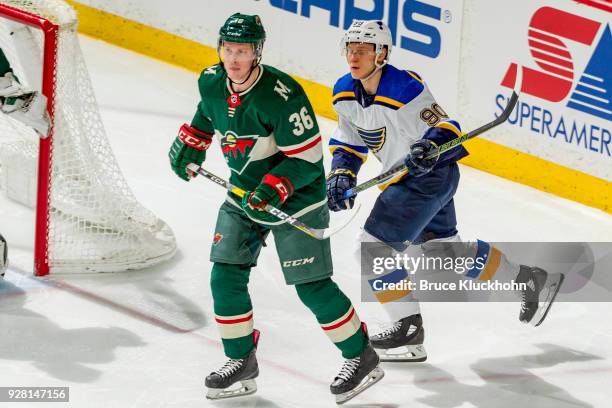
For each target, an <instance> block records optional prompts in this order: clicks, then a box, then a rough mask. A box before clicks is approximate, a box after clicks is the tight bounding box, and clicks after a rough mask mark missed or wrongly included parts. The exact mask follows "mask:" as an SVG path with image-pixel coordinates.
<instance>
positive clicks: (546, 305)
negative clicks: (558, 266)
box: [530, 273, 565, 327]
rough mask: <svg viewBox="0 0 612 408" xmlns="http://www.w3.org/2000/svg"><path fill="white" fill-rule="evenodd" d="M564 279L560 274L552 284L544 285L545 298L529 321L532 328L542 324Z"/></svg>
mask: <svg viewBox="0 0 612 408" xmlns="http://www.w3.org/2000/svg"><path fill="white" fill-rule="evenodd" d="M564 278H565V275H563V274H562V273H560V274H559V276H558V277H557V278H556V279H555V281H554V282H552V283H550V284H549V285H546V288H547V293H546V296H545V297H544V300H543V301H542V305H541V306H540V307H538V310H537V311H536V312H535V315H534V316H533V318H532V319H531V321H530V323H531V324H532V325H533V326H535V327H538V326H539V325H541V324H542V322H543V321H544V319H546V316H547V315H548V311H549V310H550V308H551V307H552V304H553V302H554V301H555V298H556V297H557V293H559V289H561V285H562V284H563V279H564Z"/></svg>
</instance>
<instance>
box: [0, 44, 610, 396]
mask: <svg viewBox="0 0 612 408" xmlns="http://www.w3.org/2000/svg"><path fill="white" fill-rule="evenodd" d="M81 40H82V45H83V48H84V53H85V57H86V60H87V62H88V65H89V69H90V72H91V75H92V80H93V83H94V88H95V91H96V93H97V97H98V100H99V103H100V109H101V113H102V116H103V120H104V124H105V126H106V129H107V132H108V134H109V137H110V140H111V144H112V146H113V148H114V151H115V154H116V155H117V157H118V160H119V163H120V165H121V167H122V169H123V171H124V174H125V176H126V178H127V180H128V182H129V184H130V185H131V187H132V188H133V190H134V192H135V194H136V196H137V197H138V198H139V199H140V201H141V202H142V203H144V204H145V205H146V206H147V207H149V208H150V209H152V210H153V211H154V212H155V213H156V214H158V215H159V216H160V217H161V218H163V219H164V220H166V221H167V222H168V223H169V224H170V225H171V226H172V228H173V229H174V231H175V233H176V236H177V240H178V245H179V248H180V250H179V253H178V254H177V256H176V258H175V259H174V260H172V261H170V262H168V263H166V264H163V265H160V266H158V267H154V268H151V269H150V270H144V271H138V272H130V273H120V274H109V275H103V274H102V275H95V276H87V277H59V276H53V277H51V278H49V279H42V280H41V279H34V278H32V277H31V275H30V272H31V270H26V269H28V267H29V265H27V264H26V265H25V266H19V265H17V267H13V268H11V269H9V270H8V272H7V275H6V280H5V282H4V283H1V284H0V386H68V387H70V405H66V404H60V403H57V404H51V405H50V406H53V407H55V406H71V407H203V406H217V407H228V408H229V407H245V408H246V407H330V406H334V405H335V404H334V402H333V399H332V396H331V395H330V393H329V390H328V385H329V383H330V382H331V380H332V378H333V376H334V375H335V374H336V373H337V371H338V369H339V368H340V366H341V364H342V360H341V357H340V355H339V353H338V351H337V350H336V349H335V348H334V347H333V346H332V345H331V344H330V343H329V342H328V340H327V338H326V337H325V336H324V334H323V333H322V331H321V330H320V329H319V328H318V326H317V324H316V321H315V319H314V318H313V317H312V316H311V315H310V314H309V312H307V310H306V309H305V307H303V306H302V305H301V304H300V302H299V300H298V298H297V296H296V294H295V291H294V289H293V288H291V287H287V286H285V284H284V283H283V279H282V276H281V271H280V267H279V264H278V261H277V258H276V255H275V253H274V250H273V249H272V248H268V249H266V250H264V251H263V253H262V255H261V257H260V260H259V266H258V267H257V268H256V269H254V270H253V272H252V280H251V285H250V290H251V295H252V299H253V302H254V310H255V322H256V327H257V328H258V329H259V330H261V332H262V338H261V342H260V348H259V351H258V358H259V361H260V372H261V374H260V377H259V378H258V386H259V391H258V392H257V394H255V395H254V396H250V397H243V398H240V399H236V400H232V401H224V402H217V403H211V402H209V401H207V400H206V399H205V398H204V394H205V390H204V377H205V375H207V374H208V373H209V372H210V370H212V369H215V368H218V367H219V366H220V364H221V363H222V362H223V361H224V360H225V357H224V356H223V353H222V348H221V344H220V341H219V338H218V334H217V328H216V327H215V324H214V320H213V313H212V300H211V294H210V289H209V286H208V276H209V271H210V269H211V264H210V262H209V261H208V253H209V246H210V243H211V238H212V235H213V233H214V223H215V216H216V212H217V208H218V206H219V205H220V203H221V202H222V200H223V197H224V195H225V192H224V191H223V190H221V189H220V188H219V187H217V186H216V185H214V184H211V183H209V182H207V181H206V180H203V179H196V180H194V181H192V182H191V183H189V184H187V183H185V182H183V181H182V180H180V179H178V178H177V177H176V176H175V175H174V174H173V173H172V172H171V170H170V167H169V164H168V159H167V150H168V148H169V146H170V144H171V142H172V140H173V139H174V137H175V135H176V133H177V130H178V127H179V126H180V125H181V124H182V123H183V122H188V121H189V120H190V119H191V117H192V114H193V112H194V108H195V106H196V103H197V101H198V93H197V89H196V78H197V76H196V75H194V74H193V73H191V72H188V71H185V70H183V69H180V68H177V67H174V66H170V65H166V64H163V63H160V62H158V61H156V60H152V59H149V58H146V57H143V56H141V55H138V54H135V53H131V52H128V51H126V50H123V49H120V48H116V47H114V46H110V45H108V44H106V43H103V42H100V41H97V40H92V39H90V38H86V37H83V38H81ZM320 124H321V127H322V132H323V135H324V136H325V137H328V136H329V135H330V132H331V131H332V129H333V125H334V124H333V122H331V121H329V120H325V119H320ZM84 131H86V130H84ZM219 150H220V149H218V147H213V148H212V149H211V150H210V151H209V158H208V160H207V161H206V166H207V167H208V168H210V169H211V170H212V171H215V172H218V173H219V174H220V175H224V176H227V175H228V171H227V169H226V168H225V163H224V161H223V159H222V157H221V154H220V152H219ZM327 159H329V157H327ZM373 162H374V160H370V161H369V162H368V163H366V166H365V168H364V170H363V174H364V175H365V176H367V177H371V176H374V175H375V174H377V172H378V171H379V168H378V167H377V166H376V165H375V164H374V163H373ZM327 163H329V160H327ZM461 170H462V180H461V184H460V187H459V191H458V193H457V195H456V199H455V201H456V206H457V213H458V218H459V223H460V224H459V229H460V231H461V233H462V235H463V236H465V237H469V238H473V237H479V238H483V239H487V240H491V241H495V240H498V241H547V240H550V241H607V242H612V217H610V215H608V214H605V213H603V212H601V211H598V210H595V209H592V208H588V207H585V206H582V205H579V204H576V203H573V202H570V201H567V200H564V199H561V198H558V197H555V196H552V195H549V194H546V193H543V192H541V191H537V190H534V189H531V188H528V187H525V186H522V185H518V184H515V183H512V182H509V181H507V180H503V179H500V178H497V177H494V176H491V175H489V174H486V173H482V172H480V171H476V170H474V169H471V168H467V167H462V168H461ZM375 194H376V192H375V191H369V192H366V193H364V194H362V195H360V196H359V198H358V200H359V201H360V202H361V203H363V205H364V208H362V210H361V212H360V213H359V215H358V216H357V218H356V220H354V221H353V223H352V224H351V225H350V226H349V227H348V228H347V229H345V230H343V231H342V232H341V233H339V234H338V235H337V236H335V237H334V238H333V240H332V245H333V248H334V254H335V261H334V262H335V280H336V281H337V282H338V283H339V284H340V286H341V287H342V288H343V289H344V291H346V293H347V294H348V295H349V296H350V297H351V298H352V299H354V300H355V301H356V302H357V300H358V299H359V278H358V275H359V271H358V268H357V264H356V263H355V262H354V261H353V260H352V258H351V256H350V254H349V252H348V248H350V247H351V246H352V242H353V239H354V237H355V236H356V234H357V231H358V229H359V227H360V225H361V224H362V223H363V221H364V219H365V217H366V215H367V213H368V208H369V207H370V206H371V205H372V203H373V200H374V198H375ZM334 217H335V215H334ZM0 231H1V232H2V233H3V234H4V235H5V236H6V238H7V239H8V242H9V245H10V249H11V253H12V254H13V255H14V256H15V257H18V256H20V255H22V254H30V255H31V252H32V212H31V211H30V210H26V209H24V208H23V207H20V206H18V205H16V204H14V203H10V202H7V201H6V199H4V197H3V196H2V198H1V199H0ZM271 247H273V246H271ZM357 308H358V311H359V314H360V316H361V318H362V319H363V320H364V321H366V322H368V323H369V325H370V327H371V329H372V330H375V329H376V325H377V324H379V323H382V322H383V321H385V320H386V319H385V317H384V314H383V312H382V310H381V309H380V307H379V306H378V305H376V304H357ZM422 311H423V315H424V321H425V327H426V330H427V339H426V347H427V350H428V353H429V359H428V360H427V362H425V363H416V364H413V365H410V364H384V366H383V367H384V369H385V370H386V377H385V378H384V379H383V380H382V381H381V382H380V383H378V384H377V385H376V386H374V387H373V388H371V389H369V390H368V391H366V392H365V393H364V394H362V395H361V396H359V397H357V398H355V399H354V400H353V401H351V402H350V403H348V404H347V405H350V406H359V407H393V408H395V407H411V408H412V407H435V408H447V407H512V408H515V407H542V408H543V407H550V408H561V407H608V406H610V398H611V397H612V391H611V388H610V387H611V385H612V382H611V381H610V378H612V323H611V321H612V320H611V319H610V315H611V314H612V306H611V304H610V303H558V304H556V305H555V306H554V308H553V310H552V311H551V314H550V316H549V318H548V319H547V320H546V322H545V323H544V324H543V325H542V326H541V327H539V328H533V327H528V326H524V325H522V324H520V323H519V321H518V318H517V316H518V304H517V303H470V304H458V303H436V304H434V303H427V304H423V305H422ZM45 405H47V404H44V403H41V404H34V405H33V404H31V403H26V404H18V403H15V404H13V406H15V407H24V406H28V407H29V406H36V407H38V406H41V407H42V406H45ZM1 406H3V407H4V406H11V404H6V403H4V404H2V405H1Z"/></svg>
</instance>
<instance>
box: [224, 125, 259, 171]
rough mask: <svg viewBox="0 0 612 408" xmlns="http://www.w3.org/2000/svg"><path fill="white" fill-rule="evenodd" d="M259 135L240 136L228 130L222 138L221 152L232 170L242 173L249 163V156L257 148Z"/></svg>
mask: <svg viewBox="0 0 612 408" xmlns="http://www.w3.org/2000/svg"><path fill="white" fill-rule="evenodd" d="M257 137H258V136H257V135H247V136H238V135H236V134H235V133H234V132H232V131H230V130H228V131H227V132H225V135H224V136H223V138H221V151H222V152H223V156H225V161H226V162H227V163H228V165H229V166H230V168H231V169H232V170H234V171H236V172H238V173H241V172H242V170H243V169H244V167H245V166H246V164H247V163H248V162H249V154H250V153H251V150H253V146H255V142H256V141H257Z"/></svg>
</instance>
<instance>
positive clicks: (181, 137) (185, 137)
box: [168, 123, 212, 181]
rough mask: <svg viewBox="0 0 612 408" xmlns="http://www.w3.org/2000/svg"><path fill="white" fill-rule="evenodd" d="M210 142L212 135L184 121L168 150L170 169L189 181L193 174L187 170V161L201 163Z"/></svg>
mask: <svg viewBox="0 0 612 408" xmlns="http://www.w3.org/2000/svg"><path fill="white" fill-rule="evenodd" d="M211 142H212V135H210V134H208V133H205V132H201V131H199V130H198V129H196V128H193V127H191V126H189V125H188V124H186V123H185V124H184V125H183V126H181V129H180V130H179V133H178V136H177V137H176V139H174V143H172V146H171V147H170V151H169V152H168V157H169V158H170V166H171V167H172V170H173V171H174V172H175V173H176V174H177V175H178V176H179V177H180V178H182V179H183V180H185V181H189V179H190V178H191V177H193V176H194V174H190V173H191V172H188V170H187V165H188V164H189V163H195V164H197V165H198V166H199V165H201V164H202V162H203V161H204V159H206V150H207V149H208V148H209V147H210V144H211Z"/></svg>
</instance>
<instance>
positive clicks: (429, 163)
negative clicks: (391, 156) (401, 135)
mask: <svg viewBox="0 0 612 408" xmlns="http://www.w3.org/2000/svg"><path fill="white" fill-rule="evenodd" d="M432 153H435V156H434V157H432V158H431V159H427V158H426V157H427V156H429V155H431V154H432ZM439 158H440V154H439V153H438V146H437V145H436V144H435V143H434V142H432V141H431V140H427V139H421V140H418V141H417V142H415V143H414V144H412V146H410V153H409V154H408V156H406V159H404V164H405V165H406V167H408V169H409V170H410V173H409V174H411V175H413V176H415V177H421V176H424V175H425V174H427V173H429V172H430V171H431V170H432V169H433V168H434V166H435V165H436V163H437V162H438V159H439Z"/></svg>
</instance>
